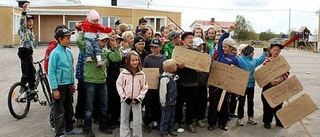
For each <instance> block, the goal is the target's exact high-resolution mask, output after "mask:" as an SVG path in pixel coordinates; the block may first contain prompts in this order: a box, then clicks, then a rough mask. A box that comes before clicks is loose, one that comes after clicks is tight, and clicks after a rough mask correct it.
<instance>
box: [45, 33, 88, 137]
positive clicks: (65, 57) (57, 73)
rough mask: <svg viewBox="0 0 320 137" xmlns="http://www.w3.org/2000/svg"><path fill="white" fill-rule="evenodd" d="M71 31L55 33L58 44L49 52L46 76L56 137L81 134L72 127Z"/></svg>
mask: <svg viewBox="0 0 320 137" xmlns="http://www.w3.org/2000/svg"><path fill="white" fill-rule="evenodd" d="M72 34H74V32H73V31H71V30H69V29H67V28H60V29H58V30H57V31H56V33H55V36H54V37H55V39H56V40H57V42H58V45H57V47H56V48H55V49H54V50H53V51H52V52H51V54H50V59H49V65H48V66H49V70H48V76H49V81H50V86H51V89H52V95H53V98H54V105H53V115H54V116H53V117H54V127H55V132H56V137H64V136H65V134H67V135H78V134H82V130H81V129H76V128H74V127H73V122H72V117H73V115H74V113H73V107H72V102H73V93H74V92H75V86H74V72H73V55H72V52H71V50H70V49H69V48H67V47H68V46H69V45H70V37H71V35H72Z"/></svg>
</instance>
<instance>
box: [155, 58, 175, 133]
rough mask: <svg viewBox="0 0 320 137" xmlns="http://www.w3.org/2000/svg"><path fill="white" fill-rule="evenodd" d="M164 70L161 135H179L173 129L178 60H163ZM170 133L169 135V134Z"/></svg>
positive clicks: (161, 86)
mask: <svg viewBox="0 0 320 137" xmlns="http://www.w3.org/2000/svg"><path fill="white" fill-rule="evenodd" d="M163 69H164V72H163V73H162V74H161V76H160V86H159V96H160V103H161V111H162V113H161V114H162V117H161V123H160V132H161V136H163V137H165V136H170V135H171V136H177V134H176V133H175V132H174V129H173V122H174V115H175V105H176V102H177V84H176V82H175V81H176V80H177V79H178V75H174V74H173V73H174V72H176V70H177V62H176V61H175V60H173V59H169V60H166V61H164V62H163ZM168 134H169V135H168Z"/></svg>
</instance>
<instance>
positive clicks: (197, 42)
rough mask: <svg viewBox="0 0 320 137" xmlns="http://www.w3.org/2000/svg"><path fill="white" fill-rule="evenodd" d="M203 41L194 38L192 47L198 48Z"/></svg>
mask: <svg viewBox="0 0 320 137" xmlns="http://www.w3.org/2000/svg"><path fill="white" fill-rule="evenodd" d="M204 43H205V42H203V40H202V39H201V38H199V37H196V38H194V39H193V46H200V45H201V44H204Z"/></svg>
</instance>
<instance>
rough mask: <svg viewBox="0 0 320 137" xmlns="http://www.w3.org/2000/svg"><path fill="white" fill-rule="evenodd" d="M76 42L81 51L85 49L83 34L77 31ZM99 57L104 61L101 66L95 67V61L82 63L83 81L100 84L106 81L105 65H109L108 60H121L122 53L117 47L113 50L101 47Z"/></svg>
mask: <svg viewBox="0 0 320 137" xmlns="http://www.w3.org/2000/svg"><path fill="white" fill-rule="evenodd" d="M76 44H77V46H78V47H79V50H80V51H81V52H84V50H85V43H84V41H83V34H81V33H79V36H78V38H77V40H76ZM101 58H102V59H103V61H104V64H103V66H102V67H97V61H96V60H93V62H90V63H85V65H84V74H83V76H84V82H88V83H96V84H102V83H105V82H106V77H107V67H108V66H109V60H110V61H112V62H119V61H121V60H122V55H121V53H120V50H119V48H118V47H117V48H114V52H112V51H110V50H108V49H102V54H101Z"/></svg>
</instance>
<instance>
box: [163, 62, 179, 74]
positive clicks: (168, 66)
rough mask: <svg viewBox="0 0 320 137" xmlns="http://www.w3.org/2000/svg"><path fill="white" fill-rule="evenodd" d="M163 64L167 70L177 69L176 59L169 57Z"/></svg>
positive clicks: (170, 71) (171, 71)
mask: <svg viewBox="0 0 320 137" xmlns="http://www.w3.org/2000/svg"><path fill="white" fill-rule="evenodd" d="M162 65H163V66H162V67H163V70H164V71H165V72H169V73H173V72H175V71H176V66H177V62H176V60H174V59H168V60H165V61H164V62H163V63H162Z"/></svg>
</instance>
